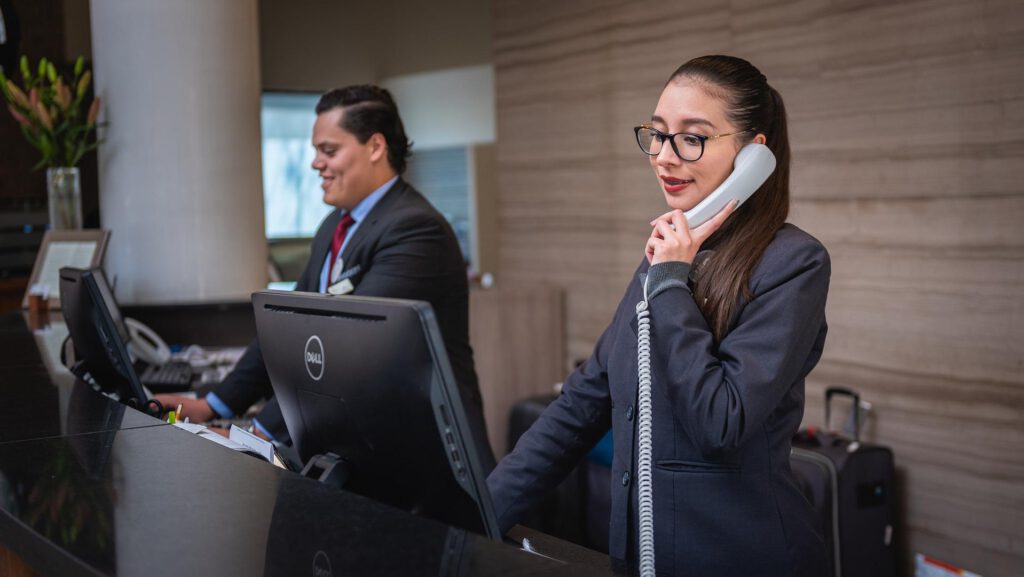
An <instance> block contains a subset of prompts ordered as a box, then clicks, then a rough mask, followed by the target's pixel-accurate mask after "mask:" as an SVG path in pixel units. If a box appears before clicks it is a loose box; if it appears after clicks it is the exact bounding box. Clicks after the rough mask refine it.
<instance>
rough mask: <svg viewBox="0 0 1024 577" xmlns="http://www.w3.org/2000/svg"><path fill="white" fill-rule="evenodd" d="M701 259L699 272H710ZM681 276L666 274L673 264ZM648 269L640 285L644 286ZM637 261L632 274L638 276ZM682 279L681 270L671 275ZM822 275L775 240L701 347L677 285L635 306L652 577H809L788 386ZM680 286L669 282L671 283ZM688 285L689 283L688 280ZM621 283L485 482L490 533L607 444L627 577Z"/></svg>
mask: <svg viewBox="0 0 1024 577" xmlns="http://www.w3.org/2000/svg"><path fill="white" fill-rule="evenodd" d="M712 258H713V257H712ZM679 264H682V263H679ZM667 265H668V263H665V264H660V265H655V267H651V268H650V271H651V276H656V272H655V270H654V269H655V268H657V267H665V266H667ZM648 269H649V267H648V265H647V261H646V260H645V261H644V262H643V263H642V264H641V266H640V268H639V270H638V271H637V272H638V273H647V272H648ZM686 269H687V271H688V269H689V266H686ZM830 271H831V265H830V261H829V256H828V253H827V252H826V251H825V247H823V246H822V245H821V243H819V242H818V241H817V240H815V239H814V238H813V237H811V236H810V235H809V234H807V233H805V232H803V231H802V230H800V229H798V228H796V227H795V226H792V225H786V226H784V227H783V228H782V229H781V230H779V232H778V233H777V234H776V235H775V238H774V240H773V241H772V243H771V244H770V245H769V246H768V248H767V249H766V250H765V253H764V256H763V257H762V258H761V262H760V263H759V264H758V265H757V267H756V268H755V269H754V271H753V272H752V274H751V276H750V283H749V286H750V289H751V291H752V293H753V298H752V299H750V300H749V301H746V302H742V303H741V308H740V310H739V311H738V312H737V313H736V315H735V317H734V319H735V320H734V321H733V323H732V328H731V331H730V332H729V333H728V334H727V335H726V336H725V338H724V339H722V341H721V342H719V343H716V342H715V339H714V338H713V336H712V334H711V330H710V329H709V328H708V324H707V322H706V321H705V320H704V317H703V315H702V314H701V312H700V310H699V309H698V308H697V303H696V302H695V301H694V298H693V295H692V294H691V293H690V291H689V290H687V289H686V285H685V282H683V283H680V284H678V285H676V286H675V288H668V289H667V290H664V291H663V292H660V293H658V292H657V291H656V290H655V289H652V290H653V291H654V292H653V293H652V295H653V296H651V297H650V300H649V306H650V309H649V310H650V317H649V318H650V321H651V338H650V342H651V350H650V353H651V369H652V377H653V379H652V380H653V385H652V389H651V393H652V406H653V408H652V413H653V419H652V432H653V444H652V462H653V467H652V469H653V471H652V479H653V492H654V548H655V558H656V566H657V573H658V574H659V575H699V576H702V577H717V576H723V577H725V576H730V577H732V576H743V577H820V576H821V575H827V574H828V565H827V562H826V557H825V548H824V544H823V541H822V538H821V535H820V533H819V532H818V531H817V529H816V528H815V524H814V517H813V515H812V512H811V509H810V505H809V504H808V502H807V500H806V499H805V498H804V496H803V494H802V492H801V491H800V489H799V488H798V487H797V485H796V482H795V481H794V479H793V476H792V473H791V471H790V468H789V453H790V440H791V438H792V436H793V433H795V432H796V430H797V428H798V427H799V426H800V420H801V417H802V416H803V408H804V378H805V377H806V376H807V374H808V373H809V372H810V371H811V369H812V368H813V367H814V366H815V365H816V364H817V362H818V359H820V358H821V353H822V347H823V346H824V342H825V334H826V332H827V326H826V323H825V299H826V296H827V294H828V285H829V277H830ZM686 276H687V275H686V274H682V275H681V277H680V278H682V279H685V278H686ZM697 282H700V279H699V275H698V278H697ZM643 299H644V293H643V285H642V283H641V282H640V280H639V279H638V278H634V279H631V281H630V283H629V286H628V287H627V289H626V294H625V296H624V297H623V299H622V302H621V304H620V305H619V308H618V310H617V311H616V312H615V317H614V319H613V320H612V322H611V325H610V326H609V327H608V329H607V330H606V331H605V332H604V334H603V335H602V336H601V338H600V339H599V340H598V342H597V344H596V345H595V347H594V353H593V355H592V356H591V357H590V359H589V360H588V361H587V362H586V363H584V364H583V365H582V366H581V367H580V368H579V369H578V370H577V371H576V372H574V373H573V374H572V375H570V376H569V378H568V379H566V381H565V384H564V385H563V387H562V394H561V395H560V396H559V398H558V399H557V400H556V401H555V402H554V403H552V404H551V405H550V406H549V407H548V408H547V409H546V410H545V411H544V413H543V414H542V415H541V417H540V418H539V419H538V420H537V421H536V422H535V423H534V424H533V426H532V427H531V428H530V429H529V430H528V431H527V432H526V433H525V434H524V435H523V436H522V437H520V439H519V442H518V443H517V444H516V447H515V450H513V451H512V453H510V454H509V455H508V456H507V457H505V458H504V459H503V460H502V461H501V463H499V464H498V467H497V468H496V469H495V470H494V472H493V473H492V474H491V476H490V477H489V478H488V480H487V484H488V486H489V488H490V490H491V497H492V499H493V500H494V512H495V514H496V515H497V516H498V523H499V525H500V527H501V528H502V530H503V531H504V530H507V529H508V528H509V527H511V526H512V525H513V524H514V523H517V522H518V521H519V520H520V519H522V517H523V516H524V515H525V514H526V513H527V512H528V511H529V510H530V509H531V508H532V507H533V506H535V505H536V504H537V503H538V502H539V500H540V499H541V498H542V497H543V496H544V494H545V493H546V492H547V491H548V490H550V489H551V488H553V487H554V486H555V485H557V484H558V482H559V481H560V480H561V479H562V478H564V476H565V475H566V474H567V473H568V471H569V469H571V468H572V466H573V465H574V464H575V463H576V461H578V460H579V459H580V458H582V457H583V455H584V454H586V451H587V450H589V449H590V447H592V446H593V445H594V444H595V443H596V442H597V440H598V439H600V438H601V436H603V435H604V434H605V432H606V431H607V430H608V428H609V427H611V429H612V436H613V439H614V456H613V460H612V474H611V476H612V484H611V516H610V519H609V543H608V547H609V553H610V555H611V557H612V558H613V559H614V560H617V561H620V562H622V561H624V562H625V563H626V564H628V565H630V566H631V567H632V568H634V569H635V566H636V550H637V514H638V513H637V511H638V509H637V491H636V472H637V466H636V463H637V461H636V459H637V455H638V446H637V412H638V411H637V409H636V407H637V388H638V387H637V383H638V379H639V377H638V371H637V311H636V308H635V307H636V304H637V303H638V302H640V301H642V300H643Z"/></svg>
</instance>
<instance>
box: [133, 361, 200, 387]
mask: <svg viewBox="0 0 1024 577" xmlns="http://www.w3.org/2000/svg"><path fill="white" fill-rule="evenodd" d="M192 377H193V372H192V365H190V364H189V363H188V361H170V362H168V363H164V364H162V365H160V366H159V367H158V366H155V365H150V366H149V367H147V368H146V370H145V371H143V372H142V375H141V376H140V377H139V379H140V380H141V381H142V384H143V385H144V386H146V387H148V388H149V389H150V390H152V391H153V392H161V393H163V392H179V391H187V390H189V389H190V388H191V387H192Z"/></svg>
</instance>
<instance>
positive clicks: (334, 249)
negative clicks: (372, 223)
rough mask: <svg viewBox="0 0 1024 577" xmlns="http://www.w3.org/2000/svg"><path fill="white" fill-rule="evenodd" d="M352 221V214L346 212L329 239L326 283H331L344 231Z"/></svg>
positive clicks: (343, 239)
mask: <svg viewBox="0 0 1024 577" xmlns="http://www.w3.org/2000/svg"><path fill="white" fill-rule="evenodd" d="M354 222H355V219H353V218H352V214H351V213H348V212H346V213H345V214H343V215H342V216H341V220H340V221H338V228H336V229H334V238H333V239H332V240H331V266H330V268H328V269H327V284H331V280H332V279H333V278H334V265H335V263H337V262H338V252H339V251H341V245H342V244H343V243H344V242H345V233H347V232H348V229H349V227H350V226H352V224H353V223H354ZM338 272H341V271H338Z"/></svg>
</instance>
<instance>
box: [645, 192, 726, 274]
mask: <svg viewBox="0 0 1024 577" xmlns="http://www.w3.org/2000/svg"><path fill="white" fill-rule="evenodd" d="M734 210H736V201H735V200H733V201H730V202H729V204H727V205H725V208H723V209H722V210H721V211H720V212H719V213H718V214H716V215H715V216H713V217H711V218H710V219H709V220H708V221H707V222H705V223H704V224H702V225H700V226H698V227H697V228H695V229H693V230H690V225H688V224H687V223H686V217H685V216H684V215H683V211H681V210H679V209H676V210H673V211H671V212H666V213H665V214H663V215H661V216H659V217H658V218H656V219H654V220H652V221H651V226H653V227H654V230H652V231H651V237H650V238H648V239H647V262H649V263H650V264H652V265H655V264H658V263H662V262H674V261H678V262H686V263H692V262H693V258H694V257H695V256H697V251H699V250H700V246H701V245H702V244H704V241H706V240H707V239H708V237H710V236H711V235H712V234H714V233H715V231H716V230H718V229H719V227H721V226H722V223H724V222H725V219H727V218H729V215H731V214H732V212H733V211H734Z"/></svg>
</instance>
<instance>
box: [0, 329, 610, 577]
mask: <svg viewBox="0 0 1024 577" xmlns="http://www.w3.org/2000/svg"><path fill="white" fill-rule="evenodd" d="M60 328H61V327H59V326H55V325H51V326H50V327H49V328H46V327H42V326H36V327H35V329H36V330H33V327H31V326H30V322H29V319H28V317H27V316H25V315H21V314H15V315H4V316H2V317H0V391H2V392H0V543H2V544H3V546H4V547H6V548H7V549H9V550H10V551H12V552H13V553H14V554H16V555H17V556H19V557H21V559H23V560H24V561H25V562H26V563H27V564H28V565H30V566H31V567H32V568H33V569H34V570H36V571H38V572H39V573H40V574H42V575H61V576H65V575H66V576H74V575H121V576H132V575H146V576H153V575H175V576H181V575H189V576H199V575H211V576H217V577H223V576H225V575H252V576H258V575H267V576H276V575H317V576H320V575H402V576H407V575H509V576H512V575H541V576H543V575H587V576H588V577H594V576H596V575H601V574H610V573H611V571H610V568H609V565H608V560H607V557H605V556H602V555H598V554H596V553H593V552H590V551H588V550H585V549H582V548H579V547H577V546H575V545H572V544H569V543H565V542H561V541H557V540H555V539H553V538H549V537H544V536H541V535H535V539H534V541H535V543H540V544H541V548H540V551H541V552H542V553H544V554H545V555H548V556H550V557H553V558H547V557H543V556H538V555H535V554H531V553H527V552H524V551H522V550H520V549H518V548H516V547H513V546H510V545H508V544H505V543H497V542H494V541H491V540H489V539H487V538H485V537H483V536H480V535H476V534H473V533H469V532H467V531H464V530H462V529H457V528H451V527H448V526H445V525H443V524H440V523H437V522H434V521H432V520H429V519H425V518H421V517H416V516H414V515H411V514H409V513H406V512H404V511H400V510H397V509H393V508H390V507H387V506H384V505H381V504H379V503H376V502H374V501H371V500H369V499H366V498H364V497H361V496H358V495H355V494H351V493H347V492H345V491H342V490H338V489H334V488H332V487H328V486H326V485H323V484H321V483H318V482H316V481H312V480H309V479H306V478H303V477H301V476H300V475H297V474H295V473H292V472H289V471H285V470H283V469H279V468H276V467H274V466H272V465H270V464H269V463H266V462H264V461H261V460H258V459H255V458H253V457H250V456H247V455H244V454H241V453H236V452H234V451H231V450H229V449H226V448H224V447H221V446H219V445H217V444H215V443H211V442H209V441H206V440H204V439H202V438H199V437H197V436H195V435H192V434H190V433H187V432H185V431H183V430H181V429H178V428H176V427H172V426H170V425H167V424H166V423H163V422H162V421H159V420H157V419H153V418H151V417H149V416H146V415H144V414H142V413H140V412H138V411H135V410H133V409H130V408H127V407H125V406H123V405H120V404H118V403H115V402H113V401H111V400H110V399H107V398H106V397H103V396H101V395H99V394H98V393H96V392H94V391H92V390H91V389H90V388H89V387H88V386H86V385H84V384H83V383H80V382H75V381H74V379H73V378H72V377H70V375H69V374H68V373H66V371H63V369H62V368H61V367H59V366H53V364H52V363H48V362H47V361H46V359H47V358H52V351H49V350H47V347H49V346H52V343H53V342H57V341H59V340H60V339H61V338H62V337H60V334H59V330H60ZM47 330H50V331H57V333H56V334H54V333H46V332H45V331H47ZM48 342H49V343H50V344H47V343H48Z"/></svg>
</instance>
